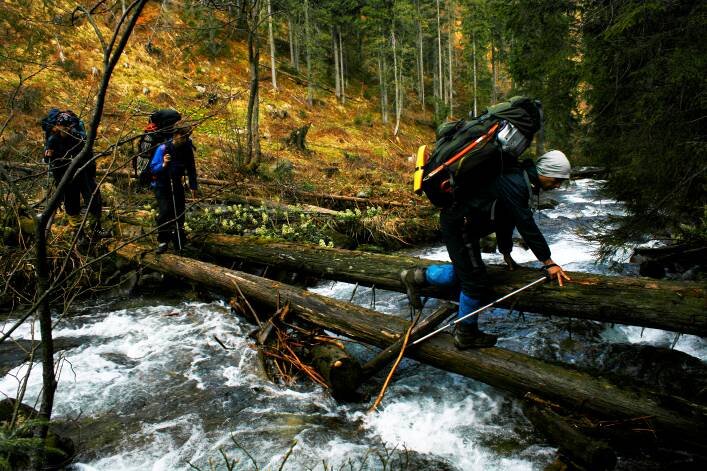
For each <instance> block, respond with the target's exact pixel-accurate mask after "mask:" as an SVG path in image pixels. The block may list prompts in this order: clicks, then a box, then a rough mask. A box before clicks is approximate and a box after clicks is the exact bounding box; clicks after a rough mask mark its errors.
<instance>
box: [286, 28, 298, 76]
mask: <svg viewBox="0 0 707 471" xmlns="http://www.w3.org/2000/svg"><path fill="white" fill-rule="evenodd" d="M287 36H288V38H289V40H290V65H291V66H292V68H293V69H295V70H297V66H296V65H295V42H294V37H293V36H294V35H293V34H292V18H291V17H289V16H288V17H287Z"/></svg>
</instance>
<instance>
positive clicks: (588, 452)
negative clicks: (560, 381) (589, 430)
mask: <svg viewBox="0 0 707 471" xmlns="http://www.w3.org/2000/svg"><path fill="white" fill-rule="evenodd" d="M523 413H524V414H525V416H526V417H527V418H528V419H529V420H530V422H531V423H532V424H533V425H534V426H535V428H536V429H538V430H540V431H541V432H542V433H543V434H544V435H545V436H546V437H547V439H548V440H549V441H550V443H552V444H553V445H555V446H557V447H558V448H559V451H560V454H563V455H566V456H567V458H569V460H570V461H572V462H573V463H576V464H577V465H578V466H580V467H581V468H584V469H591V470H597V471H600V470H606V469H614V466H616V454H615V453H614V451H613V450H612V449H611V448H610V447H609V445H607V444H606V443H605V442H603V441H601V440H596V439H594V438H591V437H589V436H587V435H585V434H583V433H582V432H581V431H579V430H578V429H576V428H575V427H573V426H572V425H571V424H570V423H568V422H567V421H566V420H565V419H564V418H563V417H562V416H560V415H559V414H557V413H555V412H553V411H552V410H550V409H549V408H547V407H539V406H537V405H534V404H526V405H525V406H524V408H523Z"/></svg>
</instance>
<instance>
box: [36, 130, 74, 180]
mask: <svg viewBox="0 0 707 471" xmlns="http://www.w3.org/2000/svg"><path fill="white" fill-rule="evenodd" d="M82 147H83V141H82V140H81V139H79V138H78V137H76V136H74V135H73V134H64V135H60V134H52V135H51V136H49V139H47V142H46V144H45V149H46V151H50V152H51V154H52V155H51V157H46V158H45V160H47V163H48V164H49V168H50V169H51V170H52V172H53V173H61V174H63V173H64V170H65V169H66V167H67V166H68V165H69V161H71V159H73V158H74V157H76V156H77V155H79V152H81V148H82ZM45 155H46V154H45Z"/></svg>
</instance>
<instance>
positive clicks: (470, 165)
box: [414, 96, 542, 207]
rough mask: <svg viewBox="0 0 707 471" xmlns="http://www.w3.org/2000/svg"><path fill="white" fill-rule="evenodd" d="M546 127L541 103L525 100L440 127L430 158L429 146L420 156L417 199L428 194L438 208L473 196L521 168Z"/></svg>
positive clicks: (514, 98)
mask: <svg viewBox="0 0 707 471" xmlns="http://www.w3.org/2000/svg"><path fill="white" fill-rule="evenodd" d="M541 125H542V108H541V106H540V102H539V101H534V100H531V99H529V98H527V97H522V96H516V97H513V98H511V99H510V100H509V101H506V102H502V103H499V104H497V105H494V106H492V107H489V108H488V109H487V110H486V111H485V112H484V113H483V114H482V115H481V116H478V117H475V118H472V119H470V120H460V121H456V122H451V123H445V124H443V125H441V126H440V127H439V128H437V142H436V144H435V147H434V151H432V153H431V155H429V158H428V156H427V154H428V152H427V149H426V146H422V147H421V148H420V150H418V158H417V165H416V170H415V179H414V190H415V193H417V194H418V195H419V194H422V193H423V192H424V193H425V195H427V197H428V198H429V200H430V201H431V202H432V204H434V205H435V206H438V207H447V206H451V205H452V203H454V194H455V193H457V192H463V193H464V194H467V195H468V194H470V192H473V189H474V188H475V187H478V186H480V185H482V184H484V183H485V182H488V181H490V180H491V179H492V178H494V177H495V176H496V175H499V174H500V173H502V172H503V169H504V168H508V167H510V166H514V165H516V164H517V159H518V157H519V156H520V155H521V154H522V153H523V151H525V149H526V148H527V147H528V146H529V145H530V142H531V141H532V140H533V136H534V135H535V133H536V132H537V131H538V130H539V129H540V127H541Z"/></svg>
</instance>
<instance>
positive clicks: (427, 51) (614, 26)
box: [0, 0, 707, 469]
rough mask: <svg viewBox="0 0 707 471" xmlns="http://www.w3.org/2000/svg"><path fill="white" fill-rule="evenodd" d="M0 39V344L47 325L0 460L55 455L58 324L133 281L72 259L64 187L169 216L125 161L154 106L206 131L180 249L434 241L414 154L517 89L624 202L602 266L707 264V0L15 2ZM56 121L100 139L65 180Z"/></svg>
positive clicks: (134, 220) (109, 204)
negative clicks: (48, 155) (244, 243)
mask: <svg viewBox="0 0 707 471" xmlns="http://www.w3.org/2000/svg"><path fill="white" fill-rule="evenodd" d="M0 25H1V31H0V100H2V103H3V106H2V110H0V201H2V205H1V207H0V229H1V231H2V241H1V242H0V255H1V256H2V262H0V278H1V281H2V289H1V292H0V303H1V304H2V305H3V306H2V310H3V311H7V312H8V313H9V314H8V318H10V319H13V321H12V322H11V323H10V324H9V326H6V328H5V329H4V330H3V337H2V341H5V340H6V339H8V338H9V337H10V336H11V334H12V332H13V331H14V330H15V329H16V328H18V327H19V326H20V325H21V324H22V322H23V321H24V320H26V319H28V318H30V317H31V316H35V315H36V317H37V318H38V319H39V320H40V324H41V337H42V340H43V342H42V347H38V346H35V347H34V350H32V354H33V355H34V354H35V350H36V355H37V356H40V355H41V356H42V359H43V366H42V368H43V374H44V378H43V379H44V381H45V385H46V387H45V388H44V390H43V393H42V397H41V401H40V402H41V404H40V405H39V413H40V418H41V419H42V420H39V421H38V422H36V423H35V422H30V423H29V424H21V423H20V424H18V419H17V414H18V412H17V408H16V407H15V409H14V412H11V413H10V419H11V420H9V421H8V422H9V424H8V426H7V427H5V428H3V429H2V430H3V432H2V433H3V434H4V435H3V437H1V438H2V439H3V440H9V441H7V443H9V445H8V446H9V447H11V448H12V449H13V450H15V451H10V452H8V453H9V454H8V455H7V456H10V455H12V453H14V452H17V450H20V451H21V450H23V449H34V448H33V447H36V445H37V444H38V443H41V441H28V442H26V443H25V442H22V441H21V440H23V439H24V438H21V437H22V436H20V435H18V434H17V433H16V432H14V431H13V430H17V429H18V427H19V428H20V429H21V428H22V427H25V428H27V427H30V428H32V430H33V433H34V436H35V437H39V438H41V439H43V438H45V437H46V436H47V433H48V421H47V420H48V419H49V418H51V414H52V405H53V400H54V397H53V395H54V387H52V386H51V385H54V386H55V383H54V377H53V374H54V373H53V371H54V363H53V360H52V355H53V353H54V348H53V345H52V312H53V311H54V310H55V309H59V310H62V309H63V310H64V311H65V312H66V311H68V310H69V307H70V306H71V305H72V303H74V302H75V301H76V300H79V299H85V298H87V297H91V296H97V295H98V294H99V293H105V292H108V291H110V289H111V288H112V287H113V286H114V285H115V284H116V283H118V282H119V280H118V279H119V278H120V277H121V276H122V275H121V274H120V266H118V267H116V265H115V261H113V260H112V259H111V257H110V255H111V254H112V253H113V252H114V251H115V250H117V249H118V248H116V246H115V245H111V244H112V243H113V241H112V240H110V241H104V242H103V243H101V244H96V246H93V244H91V246H90V247H88V248H87V247H81V243H82V240H81V237H82V233H81V229H80V228H79V229H77V228H76V227H75V226H73V225H72V223H71V221H69V218H68V217H65V216H66V215H65V214H64V212H63V211H62V209H61V207H62V198H63V196H64V195H63V192H64V190H65V188H66V186H67V185H69V184H70V183H71V179H72V178H73V176H76V175H78V173H79V172H80V171H81V170H82V169H85V168H86V167H87V166H88V165H90V164H91V162H92V161H95V162H96V164H97V169H98V181H99V184H100V188H101V191H102V192H103V195H104V206H105V213H106V214H107V216H106V219H107V220H108V221H109V222H108V223H107V224H108V229H109V230H111V231H112V233H113V235H114V236H116V237H115V239H116V240H118V239H121V240H122V241H126V242H125V243H126V244H127V243H128V242H132V241H135V240H137V241H140V240H142V239H144V238H145V234H144V231H145V230H146V229H144V226H145V225H148V226H149V224H150V223H151V220H152V219H151V218H152V216H153V215H154V213H155V209H154V208H153V207H152V198H151V195H150V194H149V192H146V191H144V188H143V189H141V188H140V187H139V186H138V185H137V183H136V181H135V180H136V179H135V177H136V175H135V174H133V173H134V171H133V170H132V165H133V161H134V159H135V158H136V155H137V152H138V142H139V141H140V139H141V136H142V135H143V132H144V129H145V125H146V124H147V118H148V116H149V115H150V114H151V113H152V112H153V111H154V110H157V109H163V108H174V109H176V110H178V111H179V112H180V113H181V115H182V117H183V122H186V123H189V126H190V128H191V129H192V130H193V133H192V138H193V140H194V142H195V144H196V149H197V151H196V167H197V170H198V173H199V178H200V180H201V181H202V184H201V187H200V189H199V193H198V194H196V193H194V195H193V196H194V197H193V198H192V199H190V200H189V211H190V212H189V214H187V226H186V229H187V231H188V232H189V235H190V237H192V236H194V237H196V235H197V234H199V235H203V234H206V233H210V232H222V233H226V234H230V235H238V236H240V235H253V236H259V237H264V238H266V239H268V240H277V241H283V240H284V241H289V242H295V243H299V242H309V243H313V244H318V245H320V246H325V247H344V248H352V247H356V246H358V247H359V248H364V249H370V250H373V251H387V252H390V251H392V250H395V249H398V248H400V247H403V246H409V245H411V244H412V245H414V244H417V243H421V242H429V241H430V240H438V234H437V232H436V231H437V229H438V227H437V226H438V216H437V215H436V213H435V212H434V211H433V208H432V207H431V205H429V202H428V201H426V200H425V199H424V198H420V197H418V196H415V195H414V194H413V193H412V191H411V188H412V174H413V171H414V155H415V152H416V150H417V148H418V146H419V145H422V144H430V143H433V142H434V140H435V130H436V129H437V128H438V126H439V125H441V124H443V123H446V122H449V121H455V120H460V119H470V118H473V117H475V116H479V115H481V114H483V113H484V111H485V110H486V108H487V107H489V106H492V105H494V104H497V103H499V102H503V101H505V100H507V99H509V98H510V97H513V96H516V95H524V96H528V97H531V98H533V99H537V100H540V102H541V103H542V112H543V118H544V125H543V128H542V130H541V131H540V132H538V133H537V134H536V135H535V139H534V142H533V145H531V146H530V147H529V149H528V150H527V151H526V154H525V156H527V157H538V156H540V155H541V154H543V153H544V152H546V151H548V150H551V149H559V150H562V151H563V152H564V153H565V154H567V156H568V157H569V159H570V161H571V162H572V165H573V167H574V168H575V169H578V168H580V167H584V166H587V167H596V168H597V169H599V170H600V171H601V172H602V175H604V176H605V178H604V179H602V189H601V190H602V194H603V195H604V196H605V197H606V198H607V199H609V200H616V201H618V202H620V203H621V204H622V205H623V206H624V208H625V212H624V214H621V215H620V216H612V217H611V218H610V219H609V221H608V222H606V221H605V222H603V223H602V225H601V226H598V227H593V228H591V229H590V230H585V231H584V233H583V236H585V237H588V238H591V239H593V240H594V241H598V242H599V243H600V244H601V245H600V250H599V253H598V254H597V256H598V258H600V259H611V258H612V257H613V256H614V255H615V254H616V252H617V251H619V250H622V249H624V248H626V247H634V246H636V245H639V244H643V243H645V242H648V241H660V243H661V244H663V245H666V244H667V245H680V246H681V247H683V249H682V250H686V251H687V252H688V253H696V254H698V255H699V257H702V258H704V247H705V244H706V243H707V199H706V198H705V195H707V191H705V190H706V189H707V142H706V135H705V131H704V130H705V120H706V119H707V114H706V112H705V110H706V109H707V107H706V106H705V103H706V100H707V98H706V97H707V91H706V90H705V76H706V75H707V63H706V61H707V53H706V51H705V42H704V32H705V31H706V30H707V3H705V2H701V1H697V0H505V1H503V0H339V1H335V0H321V1H316V0H304V1H302V0H162V1H158V0H153V1H150V0H120V1H118V0H93V1H88V0H81V1H65V0H43V1H41V2H39V1H34V0H8V1H4V2H0ZM51 107H58V108H60V109H62V110H65V109H71V110H73V111H74V112H76V114H77V115H78V116H79V117H80V118H81V120H82V121H83V123H85V126H86V131H87V133H86V137H85V146H84V147H83V148H82V150H81V151H80V153H78V154H77V156H76V158H75V159H73V160H72V161H71V163H70V166H69V168H68V170H67V171H66V174H65V175H66V176H65V178H63V179H62V180H61V182H56V183H55V182H53V181H51V178H50V176H49V174H48V173H47V169H46V165H45V163H44V162H43V160H42V158H43V152H44V146H45V137H46V136H45V133H44V131H43V130H42V127H41V125H40V121H41V120H42V118H43V117H45V115H46V114H47V111H48V110H49V109H50V108H51ZM324 201H327V202H329V203H330V205H329V206H331V207H327V208H325V207H324V206H327V205H326V204H324V203H323V202H324ZM266 202H267V203H266ZM216 203H218V204H219V205H221V206H219V208H217V209H216V210H214V209H212V208H210V207H208V205H210V204H216ZM312 203H313V204H315V205H316V206H312V205H311V204H312ZM175 211H176V209H175ZM330 212H331V213H330ZM88 219H89V217H88V216H85V217H84V218H83V221H82V222H81V224H82V225H85V224H87V220H88ZM119 222H120V223H127V224H129V225H131V227H132V229H129V230H124V229H120V228H119V227H118V226H119ZM140 227H143V228H142V229H140ZM136 228H138V229H136ZM131 231H132V232H131ZM153 232H154V231H153ZM118 235H120V237H118ZM152 235H153V234H152V233H151V232H148V233H147V237H148V240H151V239H149V238H150V237H152ZM180 244H181V242H180ZM691 251H692V252H691ZM120 283H122V281H120ZM356 283H358V281H356ZM396 283H397V280H396ZM352 298H353V294H352ZM278 312H279V311H278ZM18 319H19V320H18ZM2 341H0V342H2ZM18 402H19V401H18ZM2 420H5V419H2ZM3 427H4V426H3ZM18 437H20V438H18ZM39 438H35V439H28V440H39ZM3 443H5V442H3ZM23 447H24V448H23ZM49 448H51V447H49ZM4 450H5V449H4V448H3V450H0V468H2V466H3V465H5V466H6V467H9V466H10V465H9V464H6V462H5V461H4V460H5V457H6V455H4V454H3V453H5V451H4ZM52 452H53V451H52V450H50V449H48V451H47V455H51V454H52ZM28 456H29V455H28ZM46 458H47V457H46V456H45V455H44V454H42V453H40V454H36V453H34V454H32V456H31V460H30V461H31V462H32V466H34V467H36V468H37V469H40V468H41V466H42V463H44V460H45V459H46ZM8 459H9V458H8ZM226 462H227V463H228V460H226ZM7 463H9V461H8V462H7ZM28 463H29V461H28ZM28 466H29V464H28Z"/></svg>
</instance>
